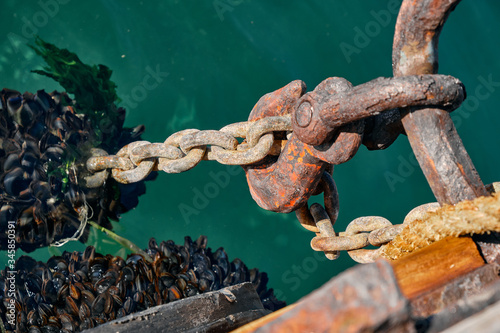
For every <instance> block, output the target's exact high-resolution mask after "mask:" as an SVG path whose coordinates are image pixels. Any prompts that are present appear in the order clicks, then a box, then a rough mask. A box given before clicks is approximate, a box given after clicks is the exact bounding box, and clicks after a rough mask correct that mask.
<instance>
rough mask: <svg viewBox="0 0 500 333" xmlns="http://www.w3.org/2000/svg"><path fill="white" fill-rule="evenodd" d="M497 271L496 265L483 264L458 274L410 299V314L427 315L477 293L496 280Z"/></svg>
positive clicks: (422, 316) (416, 315) (416, 316)
mask: <svg viewBox="0 0 500 333" xmlns="http://www.w3.org/2000/svg"><path fill="white" fill-rule="evenodd" d="M498 272H499V266H498V265H496V264H493V265H484V266H481V267H479V268H477V269H475V270H473V271H472V272H469V273H467V274H464V275H460V276H458V277H457V278H455V279H453V280H452V281H450V282H448V283H446V284H445V285H443V286H440V287H437V288H434V289H433V290H431V291H428V292H426V293H423V294H421V295H418V296H417V297H414V298H413V299H411V312H412V316H413V317H415V318H418V317H421V318H425V317H429V316H431V315H433V314H435V313H437V312H439V311H442V310H444V309H445V308H446V307H448V306H450V305H453V304H454V303H456V302H457V301H459V300H461V299H464V298H467V297H471V296H473V295H477V294H479V293H480V292H481V291H482V290H484V289H485V288H486V287H487V286H489V285H491V284H492V283H494V282H497V281H498Z"/></svg>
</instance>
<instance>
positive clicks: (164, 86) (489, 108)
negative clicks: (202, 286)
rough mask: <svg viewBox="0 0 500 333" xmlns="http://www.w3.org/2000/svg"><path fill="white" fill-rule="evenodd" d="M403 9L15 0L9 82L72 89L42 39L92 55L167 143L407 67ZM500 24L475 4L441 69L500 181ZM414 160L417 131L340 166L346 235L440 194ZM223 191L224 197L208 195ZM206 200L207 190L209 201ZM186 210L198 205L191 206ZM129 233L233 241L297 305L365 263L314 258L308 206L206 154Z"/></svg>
mask: <svg viewBox="0 0 500 333" xmlns="http://www.w3.org/2000/svg"><path fill="white" fill-rule="evenodd" d="M399 4H400V1H360V0H356V1H333V0H330V1H326V0H310V1H256V0H239V1H229V0H220V1H219V0H217V1H174V0H170V1H132V0H127V1H125V0H124V1H116V0H108V1H105V0H88V1H75V0H64V1H63V0H41V1H23V2H19V1H15V0H4V1H3V2H2V5H3V6H2V12H1V14H0V29H1V32H2V35H3V36H4V38H3V39H2V40H1V46H0V80H1V85H2V87H1V88H3V87H6V88H11V89H16V90H19V91H21V92H24V91H31V92H35V91H36V90H38V89H45V90H46V91H52V90H54V89H59V90H60V89H61V87H59V86H58V85H57V84H56V83H55V82H54V81H51V80H49V79H46V78H44V77H40V76H37V75H35V74H32V73H30V72H29V71H30V70H31V69H38V68H40V67H41V66H42V65H43V64H42V60H41V59H40V58H39V57H37V56H36V55H35V54H34V53H33V52H32V51H31V49H29V48H28V47H27V46H26V44H27V43H33V42H34V36H35V34H38V35H40V36H41V37H42V38H43V39H44V40H46V41H48V42H51V43H54V44H56V45H57V46H59V47H61V48H67V49H69V50H71V51H73V52H75V53H76V54H78V55H79V57H80V58H81V59H82V61H84V62H85V63H87V64H105V65H107V66H108V67H110V68H111V69H112V70H113V76H112V80H113V81H114V82H116V84H117V85H118V94H119V96H120V97H121V99H122V104H121V105H122V106H124V107H125V108H126V109H127V120H126V125H127V126H129V127H132V126H136V125H138V124H144V125H145V126H146V132H145V134H144V135H143V138H144V139H145V140H148V141H151V142H163V141H164V140H165V138H166V137H167V136H169V135H170V134H172V133H174V132H176V131H179V130H181V129H186V128H197V129H219V128H221V127H223V126H225V125H227V124H230V123H234V122H239V121H245V120H246V119H247V117H248V114H249V112H250V110H251V109H252V107H253V105H254V104H255V103H256V102H257V100H258V99H259V98H260V97H261V96H262V95H264V94H266V93H267V92H271V91H273V90H276V89H278V88H280V87H282V86H284V85H286V84H287V83H289V82H290V81H292V80H296V79H301V80H303V81H305V82H306V84H307V85H308V87H309V90H312V89H314V87H315V86H316V85H317V84H318V83H320V82H321V81H322V80H324V79H325V78H327V77H330V76H340V77H344V78H346V79H348V80H349V81H351V82H352V83H353V84H354V85H356V84H361V83H364V82H367V81H369V80H372V79H374V78H376V77H379V76H386V77H387V76H391V75H392V69H391V47H392V37H393V33H394V24H395V21H396V14H395V13H396V11H397V9H398V8H399ZM498 17H500V2H496V1H472V0H464V1H463V2H462V3H461V4H460V5H459V6H458V7H457V9H456V10H455V12H453V13H452V14H451V16H450V18H449V20H448V22H447V23H446V25H445V27H444V30H443V32H442V35H441V39H440V47H439V50H440V54H439V56H440V69H439V73H442V74H449V75H453V76H455V77H457V78H459V79H460V80H462V82H463V83H464V84H465V86H466V88H467V93H468V100H467V101H466V102H465V103H464V104H463V105H462V106H461V108H460V109H459V110H457V111H455V112H454V114H453V119H454V121H455V124H456V127H457V129H458V132H459V134H460V135H461V137H462V140H463V142H464V145H465V147H466V148H467V150H468V152H469V154H470V156H471V158H472V161H473V162H474V164H475V166H476V168H477V170H478V172H479V174H480V175H481V177H482V179H483V181H484V182H485V183H491V182H492V181H497V180H499V179H500V177H499V173H498V167H499V165H500V155H499V154H498V147H499V144H500V135H499V131H498V124H500V113H499V112H498V105H499V101H500V93H499V92H500V60H499V59H500V57H499V53H500V35H499V32H500V20H498ZM145 80H147V83H148V84H146V85H144V82H145ZM145 86H147V89H146V88H144V87H145ZM414 163H415V160H414V157H413V154H412V152H411V148H410V146H409V144H408V140H407V138H406V137H405V136H401V137H400V138H398V140H397V141H396V142H395V143H394V144H393V145H392V146H391V147H390V148H388V149H386V150H384V151H374V152H373V151H368V150H367V149H366V148H365V147H364V146H362V147H361V148H360V150H359V152H358V153H357V155H356V156H355V157H354V158H353V159H352V160H351V161H349V162H347V163H345V164H343V165H340V166H337V167H336V168H335V171H334V173H333V177H334V179H335V181H336V183H337V187H338V191H339V195H340V215H339V219H338V222H337V224H336V230H337V231H341V230H344V229H345V227H346V225H347V224H348V223H349V222H350V221H351V220H352V219H354V218H356V217H359V216H364V215H380V216H384V217H386V218H388V219H389V220H391V221H392V222H393V223H400V222H401V221H402V219H403V217H404V216H405V214H406V213H407V212H408V211H409V210H411V209H412V208H413V207H415V206H417V205H420V204H422V203H426V202H429V201H433V200H434V198H433V195H432V192H431V191H430V189H429V186H428V185H427V182H426V180H425V178H424V177H423V175H422V172H421V171H420V169H419V168H418V166H416V165H415V164H414ZM220 174H224V175H226V176H228V181H226V182H225V183H217V181H216V180H215V179H214V177H216V176H215V175H220ZM214 184H216V186H215V187H214ZM217 184H218V185H217ZM208 187H210V188H211V190H212V192H206V191H210V190H207V188H208ZM200 193H201V195H200ZM204 193H209V195H207V194H204ZM197 195H198V197H200V196H203V198H204V199H199V198H198V199H195V198H196V197H197ZM196 200H201V201H196ZM182 207H190V208H192V209H193V210H190V211H191V212H195V213H193V214H190V215H189V214H185V213H184V214H183V209H182ZM114 226H115V228H114V230H115V231H116V232H117V233H118V234H120V235H122V236H124V237H126V238H128V239H130V240H131V241H133V242H135V243H136V244H138V245H139V246H141V247H147V243H148V240H149V238H150V237H153V236H154V237H156V239H157V240H158V241H160V240H167V239H172V240H174V241H175V242H177V243H182V242H183V237H184V236H186V235H190V236H191V237H193V238H197V237H198V236H199V235H200V234H204V235H207V236H208V244H209V246H211V247H213V248H218V247H220V246H223V247H224V248H225V249H226V251H227V253H228V255H229V257H230V258H236V257H239V258H240V259H242V260H243V261H244V262H245V263H246V264H247V265H248V266H249V267H258V268H259V269H260V270H262V271H266V272H268V273H269V277H270V282H269V285H270V286H271V287H273V288H275V289H276V293H277V295H278V296H279V297H281V298H282V299H285V300H286V301H287V302H293V301H295V300H297V299H298V298H300V297H301V296H303V295H305V294H307V293H309V292H310V291H312V290H314V289H315V288H317V287H319V286H320V285H321V284H323V283H325V282H326V281H328V280H329V279H330V278H332V277H333V276H335V275H337V274H338V273H340V272H342V271H343V270H345V269H346V268H348V267H350V266H352V265H354V262H353V261H352V260H351V259H350V258H349V257H348V256H347V255H346V254H345V253H344V254H342V256H341V257H340V259H338V260H336V261H332V262H330V261H327V260H326V259H325V258H324V256H323V255H321V254H316V253H314V252H313V251H312V250H311V248H310V246H309V243H310V240H311V238H312V236H313V234H312V233H310V232H308V231H306V230H305V229H303V228H302V227H301V226H300V225H299V223H298V222H297V221H296V219H295V214H278V213H272V212H267V211H265V210H263V209H261V208H259V206H258V205H257V204H256V203H255V202H254V201H253V200H252V198H251V196H250V194H249V191H248V186H247V184H246V180H245V177H244V173H243V171H242V170H241V169H239V168H230V167H227V166H224V165H220V164H217V163H216V162H206V161H205V162H202V163H201V164H200V165H198V166H197V167H196V168H195V169H193V170H191V171H189V172H186V173H183V174H165V173H160V174H159V175H158V177H157V179H156V180H155V181H153V182H148V183H147V193H146V194H145V195H143V196H141V197H140V201H139V205H138V207H137V208H136V209H134V210H133V211H131V212H128V213H126V214H124V215H123V216H122V218H121V220H120V222H119V223H115V224H114ZM89 244H93V245H95V246H96V247H97V249H98V251H100V252H102V253H112V254H119V255H122V256H124V255H125V253H124V251H123V250H121V249H120V247H119V246H118V245H115V244H114V243H112V242H111V241H109V240H108V238H107V237H105V236H102V235H99V234H97V233H94V234H93V235H92V237H91V239H90V241H89ZM84 247H85V245H83V244H80V243H71V244H67V245H66V246H65V247H63V248H60V249H52V250H50V251H49V250H48V249H40V250H38V251H36V252H34V253H33V254H32V255H33V256H35V257H36V258H37V259H39V260H46V259H47V258H48V257H49V256H50V255H51V254H52V253H57V251H60V250H61V251H62V250H82V249H83V248H84ZM20 254H21V253H20V252H18V255H20ZM4 261H6V258H5V260H4V258H0V262H1V263H3V262H4Z"/></svg>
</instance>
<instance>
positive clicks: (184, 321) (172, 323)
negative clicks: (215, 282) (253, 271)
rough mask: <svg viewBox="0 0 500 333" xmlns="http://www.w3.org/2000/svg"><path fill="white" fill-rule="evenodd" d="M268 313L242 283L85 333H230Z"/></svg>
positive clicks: (146, 311)
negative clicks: (140, 332) (141, 332)
mask: <svg viewBox="0 0 500 333" xmlns="http://www.w3.org/2000/svg"><path fill="white" fill-rule="evenodd" d="M227 292H230V293H232V294H233V295H234V298H233V297H232V296H231V294H227ZM228 295H229V296H230V297H228ZM268 313H270V311H268V310H265V309H264V307H263V305H262V302H261V301H260V298H259V295H258V294H257V292H256V291H255V288H254V286H253V285H252V284H251V283H242V284H238V285H235V286H231V287H229V288H225V289H222V290H218V291H213V292H209V293H205V294H200V295H196V296H193V297H188V298H184V299H181V300H178V301H175V302H172V303H168V304H164V305H160V306H156V307H154V308H149V309H147V310H144V311H141V312H137V313H133V314H130V315H128V316H125V317H123V318H120V319H117V320H114V321H111V322H109V323H106V324H103V325H101V326H98V327H96V328H94V329H91V330H87V331H85V332H88V333H115V332H120V333H129V332H130V333H132V332H138V331H141V330H142V331H147V332H162V333H163V332H164V333H170V332H172V333H174V332H228V331H231V330H233V329H235V328H238V327H240V326H242V325H244V324H246V323H248V322H250V321H252V320H255V319H257V318H260V317H262V316H264V315H266V314H268Z"/></svg>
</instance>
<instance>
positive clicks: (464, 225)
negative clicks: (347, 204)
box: [380, 193, 500, 260]
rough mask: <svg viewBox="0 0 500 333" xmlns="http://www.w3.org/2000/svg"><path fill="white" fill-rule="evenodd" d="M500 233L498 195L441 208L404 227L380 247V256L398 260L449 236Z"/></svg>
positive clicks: (499, 194) (499, 195) (499, 199)
mask: <svg viewBox="0 0 500 333" xmlns="http://www.w3.org/2000/svg"><path fill="white" fill-rule="evenodd" d="M493 231H496V232H500V193H496V194H493V195H492V196H488V197H479V198H476V199H474V200H471V201H462V202H459V203H458V204H456V205H455V206H452V205H444V206H443V207H441V208H439V209H437V210H436V211H433V212H427V213H426V214H425V215H424V216H423V217H422V218H421V219H417V220H415V221H413V222H411V223H409V224H407V225H406V226H405V227H404V228H403V230H402V231H401V233H400V234H399V235H398V236H396V237H395V238H394V239H393V240H392V241H391V242H389V243H388V244H386V245H385V246H382V248H380V256H381V257H383V258H386V259H390V260H396V259H399V258H401V257H403V256H405V255H407V254H409V253H411V252H413V251H415V250H418V249H420V248H423V247H425V246H427V245H430V244H432V243H434V242H436V241H438V240H440V239H443V238H445V237H448V236H456V237H458V236H464V235H474V234H484V233H490V232H493Z"/></svg>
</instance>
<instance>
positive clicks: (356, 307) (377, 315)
mask: <svg viewBox="0 0 500 333" xmlns="http://www.w3.org/2000/svg"><path fill="white" fill-rule="evenodd" d="M408 325H411V324H410V316H409V303H408V301H407V300H406V299H405V298H404V296H403V295H402V294H401V292H400V291H399V288H398V286H397V282H396V278H395V277H394V274H393V272H392V269H391V266H390V265H389V264H388V263H387V262H385V261H378V262H376V263H373V264H368V265H364V266H357V267H355V268H354V269H350V270H347V271H345V272H344V273H342V274H340V275H339V276H338V277H336V278H334V279H332V280H331V281H330V282H328V283H326V284H325V285H323V286H322V287H321V288H320V289H318V290H316V291H314V292H313V293H311V294H309V295H307V296H306V297H304V298H302V299H301V300H300V301H299V302H298V303H297V304H296V305H295V306H294V307H293V308H292V309H291V310H289V311H286V312H284V313H282V315H281V316H279V317H278V318H275V319H274V320H272V321H271V322H269V323H267V324H266V325H264V326H261V327H258V328H256V329H252V330H249V331H244V330H240V332H373V331H376V330H377V329H380V328H384V330H385V331H390V330H391V329H392V330H395V331H397V330H398V329H399V330H403V329H405V328H407V327H408ZM237 332H238V331H237Z"/></svg>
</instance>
